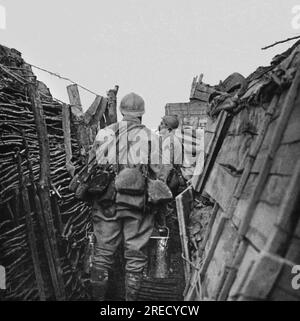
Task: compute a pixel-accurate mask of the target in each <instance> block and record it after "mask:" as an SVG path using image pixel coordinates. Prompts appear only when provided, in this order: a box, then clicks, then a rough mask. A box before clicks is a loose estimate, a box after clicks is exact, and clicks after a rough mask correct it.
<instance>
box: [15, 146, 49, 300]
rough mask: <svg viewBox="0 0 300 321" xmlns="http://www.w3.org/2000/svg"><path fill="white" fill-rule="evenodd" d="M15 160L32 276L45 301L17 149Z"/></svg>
mask: <svg viewBox="0 0 300 321" xmlns="http://www.w3.org/2000/svg"><path fill="white" fill-rule="evenodd" d="M16 158H17V164H18V172H19V183H20V193H21V196H22V197H21V199H22V203H23V208H24V214H25V222H26V229H27V236H28V244H29V250H30V253H31V258H32V263H33V268H34V274H35V279H36V283H37V289H38V292H39V297H40V300H41V301H46V294H45V287H44V280H43V277H42V271H41V265H40V261H39V255H38V249H37V242H36V237H35V232H34V225H33V220H32V217H31V208H30V202H29V196H28V190H27V186H26V185H27V184H26V182H25V179H24V176H23V169H22V159H21V155H20V150H19V149H17V151H16Z"/></svg>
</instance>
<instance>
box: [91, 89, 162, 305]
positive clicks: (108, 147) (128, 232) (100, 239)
mask: <svg viewBox="0 0 300 321" xmlns="http://www.w3.org/2000/svg"><path fill="white" fill-rule="evenodd" d="M120 110H121V112H122V114H123V115H124V118H123V120H122V121H121V122H119V123H115V124H112V125H110V126H108V127H106V128H104V129H102V130H100V131H99V132H98V134H97V137H96V139H95V143H94V146H93V149H92V151H91V154H94V155H96V159H97V162H98V164H105V163H109V164H114V165H116V166H117V168H118V170H117V173H116V175H118V173H119V172H120V167H121V168H126V167H134V166H136V165H137V163H138V162H139V161H141V160H142V162H143V163H144V164H145V163H146V164H147V162H149V154H148V153H149V149H148V146H149V141H151V148H152V150H153V151H155V150H158V149H157V146H156V144H157V139H158V138H157V137H156V135H154V133H152V132H151V131H150V129H148V128H146V127H145V126H143V125H141V118H140V117H141V116H142V114H143V113H144V101H143V100H142V98H141V97H139V96H138V95H136V94H133V93H131V94H129V95H127V96H125V97H124V98H123V99H122V101H121V104H120ZM116 134H117V136H118V137H117V144H116V145H115V141H114V139H113V138H114V137H116V136H115V135H116ZM137 137H139V141H138V144H137V142H136V139H137ZM107 142H109V143H107ZM116 146H117V148H116V149H115V147H116ZM137 147H138V148H137ZM137 149H139V150H138V151H137ZM116 150H117V152H116ZM137 152H139V157H137V155H136V154H137ZM143 153H144V155H143ZM91 157H92V156H91ZM143 166H144V165H143ZM146 166H147V165H146ZM153 170H154V171H155V170H157V167H156V166H154V167H153ZM133 179H134V178H133ZM114 184H115V180H112V182H111V183H110V186H109V187H108V188H107V192H106V194H104V195H102V196H101V197H99V198H96V199H95V200H94V202H93V210H92V211H93V227H94V234H95V237H96V244H95V252H94V258H93V267H92V273H91V283H92V288H93V296H94V299H96V300H103V299H104V296H105V291H106V287H107V279H108V271H109V270H110V269H111V268H112V265H113V263H114V255H115V253H116V250H117V248H118V246H119V244H120V243H121V241H122V240H124V258H125V261H126V265H125V270H126V277H125V282H126V300H136V298H137V292H138V289H139V286H140V283H141V279H142V273H143V271H144V268H145V266H146V265H147V255H146V245H147V243H148V241H149V238H150V236H151V234H152V231H153V227H154V217H153V215H152V214H151V213H147V212H146V210H145V206H143V207H141V206H136V202H137V201H139V200H140V199H141V200H142V201H144V204H145V201H146V199H145V198H146V195H145V194H146V193H143V194H141V195H125V202H124V201H123V202H121V203H118V201H117V199H118V197H117V195H118V194H117V192H116V188H115V186H114ZM107 194H109V195H107Z"/></svg>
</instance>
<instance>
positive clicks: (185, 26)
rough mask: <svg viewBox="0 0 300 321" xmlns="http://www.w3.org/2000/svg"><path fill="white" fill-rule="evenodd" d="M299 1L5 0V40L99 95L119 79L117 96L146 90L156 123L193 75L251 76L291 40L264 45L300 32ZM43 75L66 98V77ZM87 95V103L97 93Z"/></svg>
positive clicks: (185, 93) (209, 78)
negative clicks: (299, 25) (295, 23)
mask: <svg viewBox="0 0 300 321" xmlns="http://www.w3.org/2000/svg"><path fill="white" fill-rule="evenodd" d="M295 5H300V0H284V1H283V0H269V1H267V0H264V1H262V0H248V1H241V0H227V1H226V0H222V1H220V0H218V1H217V0H210V1H201V0H159V1H158V0H151V1H150V0H147V1H146V0H119V1H116V0H115V1H108V0H106V1H104V0H103V1H102V0H97V1H89V0H85V1H74V0H73V1H67V0H51V1H50V0H49V1H41V0H39V1H38V0H35V1H34V0H22V1H20V0H18V1H17V0H0V8H2V9H3V7H4V8H5V12H6V28H5V29H1V27H0V43H1V44H4V45H6V46H9V47H13V48H16V49H18V50H19V51H21V52H22V54H23V57H24V58H25V60H26V61H27V62H29V63H32V64H35V65H38V66H41V67H43V68H46V69H49V70H51V71H54V72H58V73H59V74H61V75H63V76H66V77H69V78H71V79H73V80H75V81H77V82H78V83H80V84H82V85H84V86H86V87H88V88H90V89H91V90H93V91H95V92H97V93H99V94H100V95H105V94H106V91H107V90H108V89H109V88H113V87H114V85H115V84H118V85H119V86H120V90H119V95H118V98H119V100H120V98H121V97H122V96H124V95H125V94H127V93H128V92H131V91H134V92H136V93H138V94H140V95H141V96H142V97H143V98H144V99H145V102H146V115H145V119H144V120H145V123H146V124H147V125H148V126H149V127H152V128H155V127H157V125H158V123H159V122H160V118H161V116H163V114H164V106H165V104H166V103H168V102H184V101H188V98H189V93H190V87H191V82H192V78H193V77H194V76H196V75H199V74H200V73H203V74H204V79H203V81H204V82H206V83H209V84H212V85H214V84H217V83H218V82H219V80H222V79H223V80H224V79H225V78H226V77H227V76H228V75H229V74H230V73H232V72H235V71H237V72H240V73H242V74H243V75H244V76H247V75H249V74H250V73H251V72H252V71H254V70H255V69H256V68H257V67H258V66H259V65H268V64H269V62H270V60H271V58H272V57H273V56H274V55H275V54H277V53H280V52H282V51H284V50H285V49H286V48H288V47H289V46H290V45H292V43H293V42H291V43H289V44H283V45H279V46H276V47H275V48H273V49H269V50H267V51H261V50H260V48H261V47H263V46H265V45H268V44H271V43H273V42H275V41H277V40H281V39H285V38H287V37H292V36H295V35H297V34H299V33H300V29H298V30H297V29H295V28H293V27H292V19H293V17H294V16H295V14H293V13H292V8H293V7H294V6H295ZM1 6H2V7H1ZM2 11H3V10H2ZM0 18H1V16H0ZM0 25H1V21H0ZM36 74H37V75H38V78H39V79H40V80H42V81H44V82H45V83H46V85H47V86H48V87H49V88H50V90H51V92H52V94H53V95H54V96H55V97H56V98H59V99H61V100H64V101H66V102H68V98H67V93H66V85H67V84H68V83H67V82H65V81H61V80H59V79H56V78H54V77H52V76H49V75H47V74H45V73H42V72H38V71H36ZM80 94H81V97H82V103H83V105H84V109H86V108H88V107H89V105H90V104H91V102H92V101H93V99H94V96H93V95H91V94H87V93H84V92H83V91H81V92H80Z"/></svg>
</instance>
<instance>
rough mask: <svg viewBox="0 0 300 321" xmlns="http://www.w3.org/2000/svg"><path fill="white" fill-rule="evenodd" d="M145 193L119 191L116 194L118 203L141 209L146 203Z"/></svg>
mask: <svg viewBox="0 0 300 321" xmlns="http://www.w3.org/2000/svg"><path fill="white" fill-rule="evenodd" d="M145 199H146V197H145V195H144V194H142V195H130V194H123V193H120V192H117V194H116V204H118V205H124V206H126V207H127V206H129V207H131V208H133V209H138V210H141V209H143V208H144V205H145Z"/></svg>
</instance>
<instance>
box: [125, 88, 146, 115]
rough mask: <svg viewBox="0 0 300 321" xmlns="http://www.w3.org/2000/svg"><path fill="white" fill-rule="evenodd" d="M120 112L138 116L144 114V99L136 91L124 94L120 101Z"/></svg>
mask: <svg viewBox="0 0 300 321" xmlns="http://www.w3.org/2000/svg"><path fill="white" fill-rule="evenodd" d="M120 112H121V113H122V114H124V115H131V116H136V117H140V116H142V115H144V113H145V102H144V99H143V98H142V97H141V96H139V95H137V94H135V93H130V94H128V95H126V96H124V97H123V98H122V100H121V103H120Z"/></svg>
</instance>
